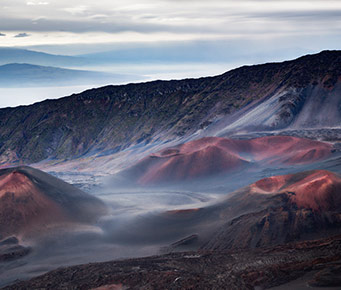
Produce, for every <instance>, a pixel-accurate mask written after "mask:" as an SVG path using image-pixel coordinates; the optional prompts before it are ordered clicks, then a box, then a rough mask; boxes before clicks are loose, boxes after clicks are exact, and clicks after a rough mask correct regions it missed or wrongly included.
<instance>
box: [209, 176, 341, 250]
mask: <svg viewBox="0 0 341 290" xmlns="http://www.w3.org/2000/svg"><path fill="white" fill-rule="evenodd" d="M217 208H218V209H219V211H220V217H221V218H222V219H223V220H225V224H224V225H223V226H222V227H221V228H220V230H218V231H217V233H216V234H215V235H214V237H213V238H212V239H211V240H210V241H209V243H208V244H206V245H205V246H204V248H206V249H220V250H221V249H227V248H234V247H237V248H238V247H242V248H247V247H260V246H266V245H276V244H283V243H287V242H291V241H297V240H306V239H312V238H320V237H326V236H331V235H333V234H335V233H339V232H340V231H341V230H340V226H341V178H340V177H339V176H337V175H335V174H334V173H331V172H329V171H324V170H314V171H307V172H301V173H297V174H291V175H284V176H274V177H270V178H265V179H262V180H260V181H257V182H256V183H254V184H252V185H250V186H247V187H245V188H242V189H240V190H238V191H236V192H235V193H234V194H233V195H231V196H230V197H229V198H227V199H226V200H225V201H224V202H222V203H221V204H220V205H217Z"/></svg>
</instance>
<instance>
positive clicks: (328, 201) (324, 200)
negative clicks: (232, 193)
mask: <svg viewBox="0 0 341 290" xmlns="http://www.w3.org/2000/svg"><path fill="white" fill-rule="evenodd" d="M251 190H252V191H253V192H257V193H269V194H271V193H272V194H273V193H280V192H286V193H289V195H290V199H291V201H292V202H293V203H294V204H296V205H297V207H298V208H308V209H313V210H315V211H327V210H334V209H341V178H340V177H339V176H337V175H335V174H334V173H332V172H329V171H326V170H315V171H309V172H304V173H298V174H291V175H283V176H274V177H270V178H264V179H262V180H259V181H257V182H256V183H255V184H253V185H251Z"/></svg>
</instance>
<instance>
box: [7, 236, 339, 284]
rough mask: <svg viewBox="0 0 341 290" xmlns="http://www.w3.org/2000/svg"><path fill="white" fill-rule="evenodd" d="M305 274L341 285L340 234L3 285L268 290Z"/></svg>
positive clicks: (86, 268)
mask: <svg viewBox="0 0 341 290" xmlns="http://www.w3.org/2000/svg"><path fill="white" fill-rule="evenodd" d="M306 274H310V275H312V278H309V281H307V284H308V285H309V286H310V287H309V289H315V288H312V287H326V286H327V287H335V289H340V287H341V279H340V277H341V236H336V237H333V238H328V239H321V240H315V241H309V242H300V243H297V244H288V245H283V246H277V247H266V248H260V249H256V250H247V251H245V250H244V251H240V250H239V251H238V250H231V251H222V252H207V251H200V252H185V253H173V254H168V255H163V256H154V257H148V258H139V259H131V260H125V261H114V262H106V263H93V264H86V265H80V266H75V267H69V268H61V269H57V270H55V271H52V272H50V273H47V274H45V275H43V276H40V277H37V278H34V279H32V280H30V281H23V282H18V283H16V284H14V285H12V286H8V287H5V288H4V289H8V290H9V289H268V288H270V287H274V286H277V285H281V284H285V283H288V282H289V281H292V280H295V279H298V278H300V277H302V276H304V275H306ZM291 285H292V284H291ZM321 289H322V288H321Z"/></svg>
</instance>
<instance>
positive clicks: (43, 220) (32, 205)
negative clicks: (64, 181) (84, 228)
mask: <svg viewBox="0 0 341 290" xmlns="http://www.w3.org/2000/svg"><path fill="white" fill-rule="evenodd" d="M65 216H66V214H65V212H63V210H62V208H61V207H58V205H57V204H55V203H54V202H53V201H51V200H49V199H48V198H47V197H46V196H45V195H44V194H43V193H42V192H41V191H40V190H39V189H38V188H36V186H35V185H34V184H33V183H32V182H31V180H30V179H29V178H28V177H27V176H25V175H24V174H21V173H18V172H15V171H14V172H12V173H10V174H8V175H4V176H0V221H1V222H0V223H1V227H0V228H1V231H0V236H2V235H4V236H6V235H13V234H19V233H21V232H22V231H23V230H27V229H28V228H30V227H32V226H39V227H42V226H44V225H48V224H50V223H53V222H56V221H59V222H60V221H65V220H66V217H65Z"/></svg>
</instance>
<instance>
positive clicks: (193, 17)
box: [0, 0, 341, 46]
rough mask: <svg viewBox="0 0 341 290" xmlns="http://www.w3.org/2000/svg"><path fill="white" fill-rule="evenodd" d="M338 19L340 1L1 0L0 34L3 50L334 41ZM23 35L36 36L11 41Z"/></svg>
mask: <svg viewBox="0 0 341 290" xmlns="http://www.w3.org/2000/svg"><path fill="white" fill-rule="evenodd" d="M340 16H341V1H328V0H320V1H318V0H315V1H314V0H310V1H302V0H295V1H287V0H285V1H279V0H276V1H270V0H258V1H256V0H254V1H252V0H251V1H250V0H239V1H235V0H212V1H206V0H205V1H204V0H195V1H193V0H181V1H179V0H176V1H174V0H139V1H137V0H126V1H121V0H120V1H118V0H97V1H90V0H72V1H70V0H51V1H37V0H31V1H24V0H2V1H1V4H0V19H1V21H0V31H2V33H4V34H6V37H3V38H2V40H1V45H2V46H12V45H17V46H18V45H19V46H20V45H23V46H27V45H41V44H43V43H46V44H57V43H58V44H72V43H77V42H78V43H94V42H95V43H103V42H104V43H107V42H111V41H112V42H118V41H122V42H132V41H136V36H137V35H138V37H137V38H138V40H140V41H143V42H150V41H167V40H180V41H183V40H193V39H200V40H205V39H211V40H214V39H236V38H238V39H245V38H246V39H249V38H258V37H259V38H263V39H264V38H269V39H271V38H280V37H288V36H295V37H296V36H298V35H301V36H306V35H311V36H314V35H319V36H321V35H330V36H331V37H332V36H333V34H340V32H339V31H340V30H341V17H340ZM23 33H26V34H30V35H31V36H32V37H30V39H29V40H28V39H26V40H25V42H21V41H20V40H19V39H13V37H12V36H15V35H18V34H23ZM23 35H24V34H23ZM75 35H76V36H75ZM161 35H166V36H167V37H163V38H162V37H161ZM22 41H23V40H22Z"/></svg>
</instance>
